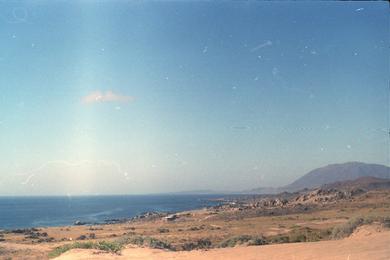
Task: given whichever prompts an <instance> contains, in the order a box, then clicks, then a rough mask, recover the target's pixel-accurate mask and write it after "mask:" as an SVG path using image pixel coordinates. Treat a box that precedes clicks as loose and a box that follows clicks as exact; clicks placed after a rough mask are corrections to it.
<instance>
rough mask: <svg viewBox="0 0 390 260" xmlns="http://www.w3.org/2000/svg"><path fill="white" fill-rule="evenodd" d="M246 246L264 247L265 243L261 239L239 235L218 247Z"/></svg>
mask: <svg viewBox="0 0 390 260" xmlns="http://www.w3.org/2000/svg"><path fill="white" fill-rule="evenodd" d="M242 244H247V245H249V246H252V245H265V244H267V241H266V240H265V239H264V238H263V237H258V236H250V235H241V236H236V237H231V238H228V239H226V240H224V241H222V242H221V244H220V245H219V246H220V247H234V246H236V245H242Z"/></svg>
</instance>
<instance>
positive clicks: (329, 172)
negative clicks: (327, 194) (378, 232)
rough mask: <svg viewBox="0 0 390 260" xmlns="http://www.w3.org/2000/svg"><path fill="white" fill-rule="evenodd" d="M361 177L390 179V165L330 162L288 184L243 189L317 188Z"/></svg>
mask: <svg viewBox="0 0 390 260" xmlns="http://www.w3.org/2000/svg"><path fill="white" fill-rule="evenodd" d="M361 177H374V178H380V179H390V167H387V166H385V165H379V164H367V163H362V162H347V163H341V164H330V165H327V166H325V167H321V168H317V169H314V170H312V171H310V172H309V173H307V174H305V175H303V176H302V177H301V178H299V179H297V180H296V181H294V182H293V183H291V184H289V185H286V186H282V187H278V188H269V187H267V188H265V187H262V188H256V189H252V190H247V191H243V192H242V193H252V194H275V193H280V192H285V191H288V192H295V191H299V190H303V189H305V188H307V189H312V188H317V187H320V186H323V185H325V184H331V183H337V182H344V181H351V180H356V179H358V178H361Z"/></svg>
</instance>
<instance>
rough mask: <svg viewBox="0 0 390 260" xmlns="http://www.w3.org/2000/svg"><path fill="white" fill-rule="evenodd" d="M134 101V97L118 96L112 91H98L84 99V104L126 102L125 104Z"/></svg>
mask: <svg viewBox="0 0 390 260" xmlns="http://www.w3.org/2000/svg"><path fill="white" fill-rule="evenodd" d="M133 100H134V97H132V96H125V95H121V94H117V93H114V92H112V91H111V90H108V91H106V92H102V91H100V90H97V91H93V92H91V93H90V94H88V95H86V96H85V97H83V99H82V102H83V103H84V104H93V103H100V102H124V103H125V102H130V101H133Z"/></svg>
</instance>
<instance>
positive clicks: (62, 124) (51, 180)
mask: <svg viewBox="0 0 390 260" xmlns="http://www.w3.org/2000/svg"><path fill="white" fill-rule="evenodd" d="M0 10H1V11H0V37H1V41H0V90H1V92H0V133H1V134H0V154H1V157H0V191H1V192H0V193H1V194H5V195H7V194H8V195H9V194H16V195H22V194H40V195H43V194H106V193H109V194H112V193H121V194H124V193H130V194H134V193H154V192H165V191H180V190H192V189H215V190H240V189H250V188H254V187H258V186H277V185H284V184H287V183H289V182H290V181H293V180H294V179H295V178H297V177H300V176H301V175H303V174H304V173H306V172H307V171H309V170H311V169H313V168H316V167H320V166H323V165H326V164H329V163H338V162H345V161H363V162H370V163H380V164H386V165H389V150H388V147H389V139H388V128H389V98H388V82H389V75H388V73H389V64H388V63H389V62H388V55H389V53H388V44H389V42H388V40H389V16H388V5H387V3H386V2H320V3H309V2H298V3H296V2H285V3H283V2H233V1H231V2H219V3H214V2H196V1H194V2H176V1H171V2H143V1H140V2H135V1H128V2H126V1H101V2H99V3H92V2H90V1H81V2H78V3H76V2H74V3H65V2H56V3H50V2H46V1H42V2H37V3H33V2H27V1H26V2H23V1H20V2H2V3H0Z"/></svg>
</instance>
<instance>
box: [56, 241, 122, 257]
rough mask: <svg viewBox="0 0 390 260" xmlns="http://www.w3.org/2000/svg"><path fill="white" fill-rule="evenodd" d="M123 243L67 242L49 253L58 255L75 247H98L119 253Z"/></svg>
mask: <svg viewBox="0 0 390 260" xmlns="http://www.w3.org/2000/svg"><path fill="white" fill-rule="evenodd" d="M122 247H123V245H122V244H120V243H118V242H116V241H99V242H90V241H89V242H75V243H73V244H66V245H62V246H59V247H56V248H55V249H54V250H53V251H51V252H50V253H49V257H50V258H54V257H57V256H59V255H61V254H63V253H65V252H66V251H69V250H71V249H75V248H82V249H98V250H103V251H106V252H111V253H119V252H120V250H121V249H122Z"/></svg>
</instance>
